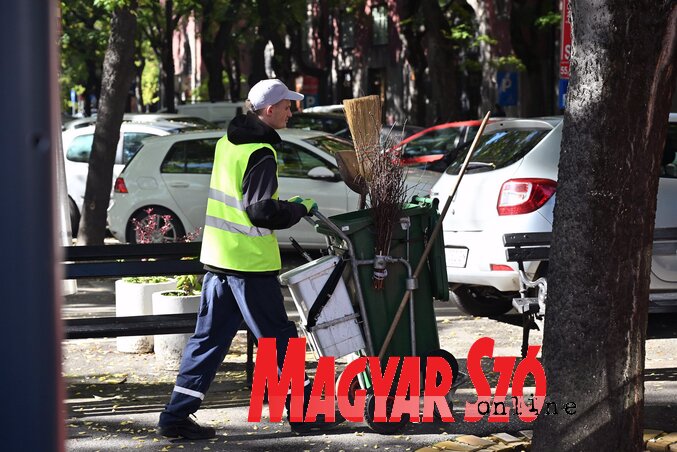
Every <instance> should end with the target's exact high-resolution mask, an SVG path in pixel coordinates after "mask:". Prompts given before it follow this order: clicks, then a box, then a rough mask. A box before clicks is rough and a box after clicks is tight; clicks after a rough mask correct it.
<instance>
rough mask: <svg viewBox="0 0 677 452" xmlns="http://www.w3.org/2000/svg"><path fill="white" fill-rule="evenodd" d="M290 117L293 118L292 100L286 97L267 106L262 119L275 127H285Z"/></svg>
mask: <svg viewBox="0 0 677 452" xmlns="http://www.w3.org/2000/svg"><path fill="white" fill-rule="evenodd" d="M289 118H291V102H290V101H288V100H286V99H284V100H281V101H280V102H278V103H276V104H275V105H269V106H268V107H266V108H265V111H264V113H263V118H261V119H263V122H265V123H266V124H268V125H269V126H270V127H272V128H273V129H284V128H285V127H287V121H288V120H289Z"/></svg>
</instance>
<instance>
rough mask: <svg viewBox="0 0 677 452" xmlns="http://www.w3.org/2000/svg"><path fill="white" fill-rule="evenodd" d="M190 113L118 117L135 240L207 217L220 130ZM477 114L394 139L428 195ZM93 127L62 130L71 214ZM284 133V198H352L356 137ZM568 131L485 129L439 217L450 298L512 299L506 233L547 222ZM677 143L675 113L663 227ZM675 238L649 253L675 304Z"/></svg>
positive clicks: (461, 148) (128, 227)
mask: <svg viewBox="0 0 677 452" xmlns="http://www.w3.org/2000/svg"><path fill="white" fill-rule="evenodd" d="M333 115H335V116H340V115H337V114H336V113H333ZM170 119H171V118H170ZM185 121H186V122H180V121H171V120H168V119H167V118H158V119H157V121H155V122H153V123H139V122H136V121H126V122H124V123H123V125H122V130H121V131H122V132H123V133H122V134H121V140H120V143H119V145H118V150H117V154H116V166H115V170H114V177H115V183H114V193H113V195H112V199H111V205H110V208H109V228H110V231H111V233H112V234H113V235H114V236H115V237H116V238H117V239H119V240H120V241H123V242H132V243H133V242H135V241H136V235H135V231H134V227H133V224H134V222H133V221H132V220H135V221H139V222H148V221H151V220H153V219H156V220H158V219H160V218H164V219H166V220H167V221H169V225H168V227H167V228H165V231H164V236H158V237H156V240H158V241H162V240H176V239H179V238H181V237H182V236H184V235H186V234H187V233H191V232H194V231H197V232H198V233H199V230H200V228H201V227H202V226H203V224H204V212H205V208H206V199H207V191H208V186H209V177H210V173H211V166H212V160H213V153H214V145H215V143H216V141H217V140H218V139H219V138H220V137H221V136H223V135H224V133H225V131H223V130H204V129H205V125H204V124H197V123H190V121H189V120H188V119H185ZM291 123H292V121H290V124H291ZM478 125H479V122H476V121H475V122H473V121H468V122H464V123H448V124H442V125H438V126H434V127H432V128H429V129H425V130H420V131H417V133H414V134H412V135H411V136H409V137H408V138H405V140H404V141H403V142H402V143H400V144H399V145H398V146H395V149H397V148H399V149H400V151H399V152H401V153H402V156H403V159H402V160H403V163H405V164H409V165H414V166H419V168H415V167H413V166H412V167H408V168H407V173H408V174H407V185H408V188H409V193H410V194H411V195H420V194H424V195H431V196H432V197H437V198H439V200H440V203H441V204H444V202H445V201H446V198H447V196H448V193H449V191H450V188H451V186H452V185H453V184H454V183H455V180H456V178H457V177H458V176H457V175H458V171H459V169H460V166H461V163H462V162H463V159H464V158H465V155H466V153H467V149H468V147H469V143H470V142H471V141H472V139H473V138H474V134H475V133H476V132H477V127H478ZM93 128H94V126H93V125H84V126H81V127H79V128H75V127H70V128H67V129H66V130H64V132H63V134H64V140H63V141H64V152H65V156H66V173H67V179H68V181H67V182H68V189H69V196H70V203H71V216H72V220H73V222H74V224H77V219H78V214H79V211H80V210H79V209H80V208H81V204H82V198H83V196H84V186H85V185H84V184H85V181H86V174H87V161H88V156H89V150H90V148H91V143H92V135H93ZM199 129H202V130H201V131H200V130H199ZM179 132H181V133H179ZM280 135H281V137H282V139H283V143H282V145H281V147H280V149H278V152H277V159H278V172H279V177H280V193H279V195H280V198H281V199H287V198H289V197H291V196H293V195H297V194H299V193H312V194H313V196H314V198H315V199H316V200H317V201H318V203H319V205H320V206H322V209H323V211H324V212H325V213H326V214H327V215H328V216H330V215H335V214H339V213H343V212H347V211H350V210H354V209H356V208H357V205H358V195H357V194H356V193H354V192H352V191H351V190H350V189H349V188H348V186H347V185H346V184H345V183H344V182H343V181H342V180H341V177H340V174H339V171H338V166H337V161H336V158H335V156H334V154H335V153H336V152H340V151H345V150H351V149H352V145H351V143H350V142H349V141H346V140H344V139H341V138H338V137H336V136H333V135H330V134H328V133H325V132H321V131H313V130H294V129H284V130H281V133H280ZM561 136H562V118H561V117H550V118H536V119H507V118H505V119H503V118H492V119H491V121H490V124H489V125H488V126H487V128H486V129H485V132H484V134H483V136H482V137H481V138H480V140H479V145H478V147H477V149H476V151H475V152H474V154H473V156H472V158H471V161H470V164H469V166H468V170H467V172H466V174H465V177H464V178H463V182H462V183H461V184H460V185H459V189H458V192H457V194H456V196H455V198H454V199H453V200H452V203H451V208H450V210H449V213H448V214H447V216H446V217H445V219H444V224H443V231H444V242H445V250H446V262H447V275H448V279H449V281H450V284H451V287H450V288H451V290H452V298H453V299H454V300H455V301H456V303H457V304H458V305H459V306H460V307H461V308H462V309H463V310H465V311H466V312H467V313H470V314H474V315H494V314H500V313H503V312H506V311H507V310H509V309H510V307H511V303H510V300H511V299H512V298H513V296H515V293H516V291H517V290H518V286H519V283H518V277H517V272H516V266H515V264H514V263H511V262H507V260H506V257H505V252H504V247H503V243H502V238H503V235H504V234H510V233H518V232H519V233H522V232H549V231H551V229H552V221H553V215H552V214H553V207H554V204H555V199H556V192H557V172H558V169H557V168H558V160H559V149H560V142H561ZM149 137H153V138H149ZM146 138H148V139H146ZM676 147H677V114H674V113H673V114H671V115H670V118H669V132H668V140H667V144H666V148H665V151H664V158H663V161H662V167H661V175H660V181H659V192H658V204H657V211H656V222H655V225H656V227H657V228H668V227H676V226H677V203H676V202H674V200H675V199H677V171H676V170H675V165H676V164H677V160H676V159H675V152H676V149H675V148H676ZM123 168H124V170H123ZM438 171H441V172H438ZM149 209H150V210H149ZM162 221H164V220H162ZM289 235H291V236H293V237H294V238H295V239H296V240H297V241H298V242H300V243H301V245H302V246H304V247H308V248H321V247H323V246H324V241H323V239H322V237H321V235H319V234H317V233H315V232H314V230H313V229H312V228H311V226H310V225H309V224H307V223H306V222H301V223H299V224H298V225H297V226H295V227H294V228H292V229H291V230H289V234H285V236H279V237H278V238H279V240H280V245H281V246H282V247H289V246H290V240H289V238H288V236H289ZM672 246H673V247H674V248H675V251H676V252H675V253H672V255H670V253H667V254H665V253H664V255H661V256H654V258H653V261H652V271H651V290H652V294H672V295H675V297H673V298H675V300H674V301H675V305H677V245H674V244H673V245H672ZM527 272H528V273H529V274H530V276H532V277H533V276H545V275H546V274H547V262H543V263H540V265H539V263H538V262H534V263H531V264H528V265H527ZM668 298H669V297H668Z"/></svg>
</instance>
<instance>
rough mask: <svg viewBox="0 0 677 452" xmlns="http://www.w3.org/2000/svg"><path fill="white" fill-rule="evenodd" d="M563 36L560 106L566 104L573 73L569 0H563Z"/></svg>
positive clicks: (562, 107)
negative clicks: (570, 77) (570, 78)
mask: <svg viewBox="0 0 677 452" xmlns="http://www.w3.org/2000/svg"><path fill="white" fill-rule="evenodd" d="M561 28H562V37H561V39H560V43H561V44H560V46H561V47H560V56H559V96H558V97H559V108H560V109H564V108H565V106H566V93H567V90H568V88H569V76H570V74H571V10H570V8H569V0H562V27H561Z"/></svg>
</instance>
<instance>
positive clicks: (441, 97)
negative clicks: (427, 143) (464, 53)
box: [421, 0, 462, 124]
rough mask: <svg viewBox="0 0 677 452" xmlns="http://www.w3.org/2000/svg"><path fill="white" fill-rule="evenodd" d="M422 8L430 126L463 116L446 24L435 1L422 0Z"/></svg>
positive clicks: (454, 56) (455, 65)
mask: <svg viewBox="0 0 677 452" xmlns="http://www.w3.org/2000/svg"><path fill="white" fill-rule="evenodd" d="M421 7H422V11H423V16H424V17H425V18H426V24H425V27H426V37H425V46H426V51H427V53H426V56H427V60H428V67H429V68H430V71H429V74H430V84H431V92H430V103H431V105H432V107H433V112H432V123H434V124H438V123H441V122H448V121H453V120H455V119H460V118H461V116H462V112H461V90H460V83H459V70H458V55H457V53H456V51H455V50H454V49H453V46H452V44H451V41H450V40H449V39H447V38H446V36H445V35H444V34H445V33H446V32H448V30H449V24H448V23H447V20H446V18H445V17H444V14H443V13H442V10H441V9H440V5H439V2H438V1H437V0H422V2H421Z"/></svg>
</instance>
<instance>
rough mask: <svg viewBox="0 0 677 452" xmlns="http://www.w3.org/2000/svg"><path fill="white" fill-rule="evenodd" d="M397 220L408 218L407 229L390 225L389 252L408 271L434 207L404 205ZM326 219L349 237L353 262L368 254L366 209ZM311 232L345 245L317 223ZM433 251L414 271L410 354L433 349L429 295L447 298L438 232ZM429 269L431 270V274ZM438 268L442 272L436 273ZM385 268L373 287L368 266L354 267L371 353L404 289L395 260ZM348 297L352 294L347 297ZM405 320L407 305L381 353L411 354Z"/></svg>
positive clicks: (435, 345)
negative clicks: (379, 285) (382, 278)
mask: <svg viewBox="0 0 677 452" xmlns="http://www.w3.org/2000/svg"><path fill="white" fill-rule="evenodd" d="M400 218H409V221H410V227H409V229H408V233H407V230H405V229H403V228H402V227H401V226H400V224H399V223H396V224H395V226H394V228H393V237H392V241H391V246H390V253H389V255H390V256H391V257H395V258H405V259H407V260H408V261H409V263H410V265H411V268H412V273H413V272H414V271H415V270H416V266H417V265H418V262H419V260H420V258H421V256H422V255H423V251H424V249H425V246H426V243H427V236H428V234H430V233H431V232H432V229H433V227H434V224H435V221H437V218H438V214H437V210H436V205H435V204H434V203H432V202H422V203H418V204H406V205H405V206H404V208H403V210H402V214H401V216H400ZM330 220H331V221H332V222H333V223H334V224H335V225H336V226H338V227H339V228H340V229H341V230H342V231H343V233H344V234H346V235H347V236H348V238H349V239H350V240H351V242H352V244H353V248H354V250H355V254H356V255H355V256H354V257H355V258H356V259H357V260H368V259H373V258H374V254H375V252H374V226H373V221H372V213H371V209H365V210H358V211H354V212H348V213H345V214H341V215H336V216H333V217H330ZM317 231H318V232H320V233H322V234H324V235H326V236H328V237H329V239H330V241H331V242H332V244H333V245H334V246H335V247H338V248H339V249H345V246H342V245H343V241H342V240H341V239H340V238H338V237H336V236H335V235H334V233H333V232H332V231H331V230H330V229H329V228H327V227H326V226H324V225H318V226H317ZM407 245H408V246H407ZM434 250H435V252H434V253H430V256H429V260H428V265H426V266H424V268H423V270H422V271H421V273H420V275H419V278H418V289H416V290H415V291H414V319H415V321H414V325H415V330H416V353H415V354H416V355H419V356H420V355H424V354H425V353H427V352H430V351H432V350H436V349H438V348H439V337H438V335H437V324H436V319H435V312H434V309H433V297H439V298H440V299H448V291H449V289H448V283H447V275H446V265H445V263H444V243H443V239H442V237H441V234H440V235H439V236H438V239H437V240H436V243H435V247H434ZM431 263H432V264H433V265H432V266H431V265H430V264H431ZM431 267H432V268H433V272H431ZM439 268H441V269H442V270H443V271H442V272H441V273H440V271H439ZM387 269H388V276H387V277H386V279H385V281H384V287H383V289H379V290H377V289H374V287H373V281H372V276H373V266H371V265H360V266H359V267H358V275H359V279H360V285H361V287H362V296H363V299H364V303H365V309H366V311H367V316H368V320H369V325H368V327H369V331H370V333H371V338H372V342H373V346H374V353H375V354H378V353H379V352H380V350H381V347H382V346H383V343H384V342H385V338H386V335H387V334H388V330H389V329H390V325H391V324H392V322H393V320H394V318H395V314H396V313H397V309H398V307H399V305H400V302H401V301H402V297H403V296H404V293H405V291H406V279H407V269H406V267H405V266H404V265H403V264H401V263H393V264H388V266H387ZM433 274H434V275H435V276H433ZM350 286H351V289H350V290H351V291H352V292H353V294H354V290H355V287H354V285H353V284H350ZM354 300H355V297H353V301H354ZM356 312H359V310H358V309H356ZM409 319H410V315H409V306H407V309H405V310H404V313H403V315H402V317H401V319H400V321H399V323H398V326H397V329H396V330H395V334H394V335H393V339H392V341H391V342H390V345H389V346H388V349H387V351H386V354H385V356H386V357H388V356H412V355H413V353H412V350H411V335H410V326H409V323H410V322H409Z"/></svg>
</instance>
